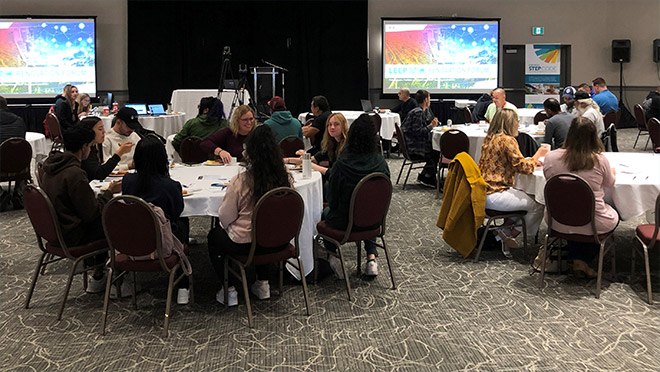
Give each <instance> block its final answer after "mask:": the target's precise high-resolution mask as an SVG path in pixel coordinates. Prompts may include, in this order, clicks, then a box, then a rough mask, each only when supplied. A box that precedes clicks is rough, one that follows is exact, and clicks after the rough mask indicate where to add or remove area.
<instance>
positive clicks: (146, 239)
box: [101, 195, 195, 337]
mask: <svg viewBox="0 0 660 372" xmlns="http://www.w3.org/2000/svg"><path fill="white" fill-rule="evenodd" d="M103 230H104V231H105V236H106V237H107V239H108V244H109V245H110V260H109V263H108V265H107V266H108V274H107V280H106V285H105V296H104V299H103V315H102V317H103V318H102V326H101V334H105V329H106V323H107V319H108V305H109V300H110V288H111V285H112V282H113V281H115V282H116V281H118V280H119V279H121V278H122V277H123V276H124V275H127V273H129V272H130V273H131V274H132V275H133V305H134V306H135V309H136V310H137V294H136V292H137V280H136V275H135V273H136V272H142V273H159V272H164V273H166V274H169V280H168V285H167V300H166V301H167V302H166V305H165V322H164V325H163V337H167V335H168V329H169V323H170V308H171V305H172V291H173V290H174V287H175V286H176V285H177V284H178V283H179V282H180V281H181V280H182V279H183V277H184V276H185V275H186V274H185V273H181V275H178V276H177V272H178V271H179V269H180V268H181V260H180V258H179V256H178V255H177V254H176V253H174V252H173V253H172V254H171V255H170V256H168V257H163V244H162V243H163V242H162V240H161V227H160V222H159V220H158V217H157V216H156V213H155V212H154V210H153V209H152V207H151V206H150V205H149V204H147V202H145V201H144V200H143V199H141V198H138V197H136V196H132V195H120V196H116V197H114V198H112V200H110V201H109V202H108V204H106V206H105V207H104V208H103ZM183 247H184V252H185V253H186V254H187V253H188V252H187V251H188V246H187V245H185V244H184V246H183ZM150 255H151V257H155V258H154V259H151V258H149V257H145V258H144V259H140V260H135V259H134V257H141V256H150ZM115 273H120V274H119V275H116V277H114V278H113V276H115V275H114V274H115ZM188 280H189V285H190V287H189V289H190V302H191V303H194V301H195V299H194V292H193V276H192V275H189V276H188ZM120 289H121V286H120V285H118V284H117V291H118V292H119V291H120ZM117 297H118V298H121V293H117Z"/></svg>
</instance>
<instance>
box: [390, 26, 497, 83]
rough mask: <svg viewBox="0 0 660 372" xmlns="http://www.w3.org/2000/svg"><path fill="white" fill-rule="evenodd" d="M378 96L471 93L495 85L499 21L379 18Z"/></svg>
mask: <svg viewBox="0 0 660 372" xmlns="http://www.w3.org/2000/svg"><path fill="white" fill-rule="evenodd" d="M382 23H383V24H382V33H383V34H382V40H383V94H392V93H397V92H398V91H399V89H400V88H404V87H406V88H409V89H410V90H411V91H412V92H415V91H417V90H418V89H426V90H428V91H429V92H431V93H440V94H477V93H485V92H489V91H491V90H493V89H495V88H497V86H498V63H499V40H500V38H499V30H500V27H499V19H476V18H475V19H466V18H462V19H391V18H390V19H388V18H383V19H382Z"/></svg>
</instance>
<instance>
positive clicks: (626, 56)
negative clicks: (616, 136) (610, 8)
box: [612, 39, 636, 128]
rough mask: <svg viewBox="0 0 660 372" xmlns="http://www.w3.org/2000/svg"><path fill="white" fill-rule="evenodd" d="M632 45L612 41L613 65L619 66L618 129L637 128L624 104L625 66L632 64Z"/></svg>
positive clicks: (624, 41) (628, 41) (626, 42)
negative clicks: (625, 64)
mask: <svg viewBox="0 0 660 372" xmlns="http://www.w3.org/2000/svg"><path fill="white" fill-rule="evenodd" d="M630 47H631V43H630V40H628V39H623V40H612V63H618V64H619V110H620V114H621V115H620V116H619V122H618V123H616V127H617V128H629V127H634V126H635V123H636V122H635V118H634V117H633V116H632V114H631V113H630V110H628V108H627V107H626V105H625V104H624V103H623V64H624V63H629V62H630Z"/></svg>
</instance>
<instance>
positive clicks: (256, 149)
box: [208, 125, 293, 306]
mask: <svg viewBox="0 0 660 372" xmlns="http://www.w3.org/2000/svg"><path fill="white" fill-rule="evenodd" d="M245 152H246V158H245V161H246V162H247V164H246V170H245V172H241V173H239V174H238V175H237V176H235V177H234V178H232V179H231V181H230V182H229V186H227V193H226V194H225V198H224V200H223V201H222V205H221V206H220V210H219V211H218V218H219V220H220V226H219V227H216V228H214V229H212V230H211V231H210V232H209V235H208V246H209V256H210V259H211V263H212V264H213V268H214V269H215V272H216V274H217V275H218V277H219V278H220V280H224V279H223V275H224V274H223V272H224V271H223V270H224V257H225V255H227V254H241V253H243V254H246V255H247V253H248V252H249V251H250V246H251V245H252V243H251V239H252V237H251V233H252V211H253V209H254V206H255V204H256V203H257V201H259V198H261V197H262V196H263V195H264V194H266V193H267V192H268V191H270V190H272V189H274V188H277V187H282V186H285V187H287V186H291V185H292V184H293V178H292V177H291V175H290V174H289V173H288V172H287V171H286V169H285V167H284V163H283V162H282V161H281V160H280V159H282V155H281V153H280V147H279V145H278V144H277V142H275V136H274V135H273V131H272V130H271V129H270V127H269V126H268V125H261V126H259V127H257V128H256V129H255V130H253V131H252V132H251V133H250V135H249V136H248V137H247V139H246V141H245ZM281 249H282V247H275V248H267V249H266V248H261V247H259V248H258V249H257V252H256V254H267V253H272V252H277V251H280V250H281ZM256 272H257V280H256V281H255V282H254V284H253V285H252V286H251V289H252V293H254V294H255V295H256V296H257V297H258V298H259V299H260V300H265V299H268V298H270V285H269V284H268V266H267V265H265V266H256ZM230 280H231V278H230ZM227 294H228V299H229V300H228V302H229V303H228V304H227V305H228V306H236V305H237V304H238V294H237V292H236V288H235V287H234V285H231V284H230V287H229V288H228V293H227ZM216 300H217V301H218V302H220V303H224V291H223V289H220V291H218V293H217V294H216Z"/></svg>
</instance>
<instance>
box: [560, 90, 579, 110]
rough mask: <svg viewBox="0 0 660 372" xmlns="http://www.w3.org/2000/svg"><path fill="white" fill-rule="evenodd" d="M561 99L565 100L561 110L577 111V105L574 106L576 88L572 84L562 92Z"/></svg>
mask: <svg viewBox="0 0 660 372" xmlns="http://www.w3.org/2000/svg"><path fill="white" fill-rule="evenodd" d="M561 99H562V101H564V103H562V104H561V106H560V109H561V112H567V113H569V114H573V113H575V107H573V106H574V104H575V88H573V87H571V86H567V87H566V88H564V90H563V92H562V93H561Z"/></svg>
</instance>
